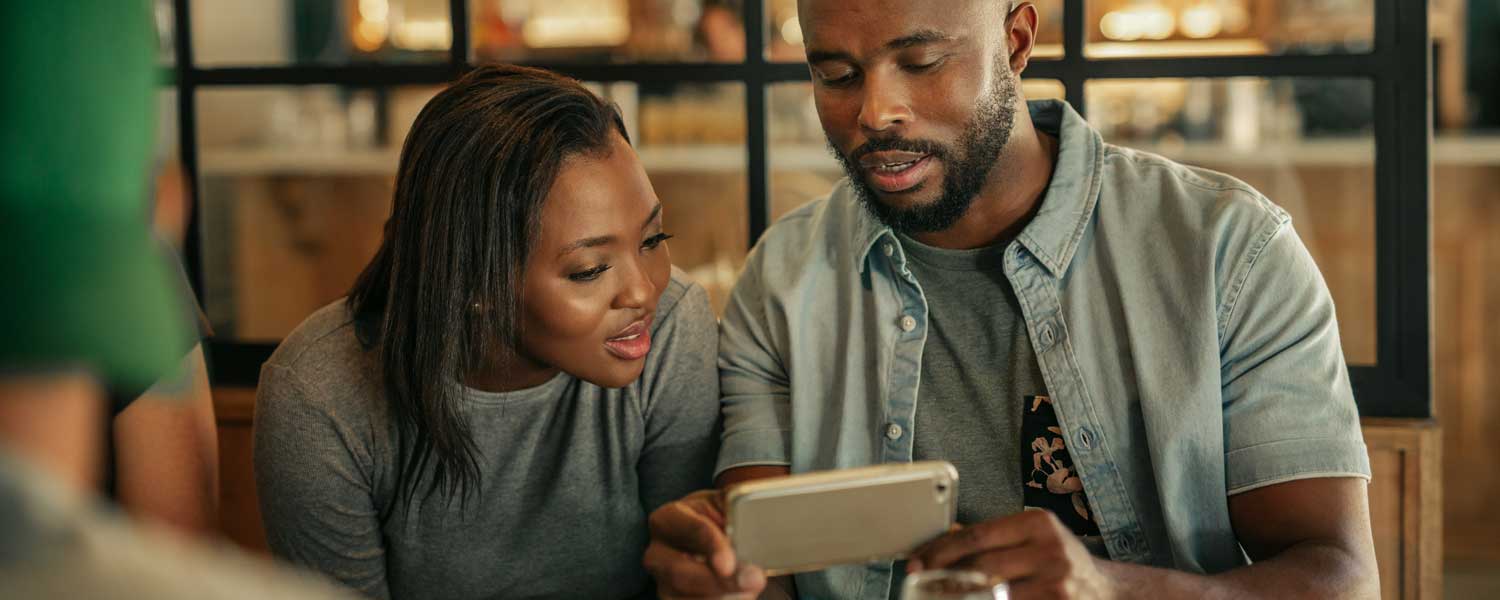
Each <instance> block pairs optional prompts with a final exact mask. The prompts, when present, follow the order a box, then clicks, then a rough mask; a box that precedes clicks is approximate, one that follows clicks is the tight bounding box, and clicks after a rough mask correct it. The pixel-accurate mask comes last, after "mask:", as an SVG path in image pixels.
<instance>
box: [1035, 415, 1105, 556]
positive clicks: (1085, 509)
mask: <svg viewBox="0 0 1500 600" xmlns="http://www.w3.org/2000/svg"><path fill="white" fill-rule="evenodd" d="M1025 401H1026V404H1025V406H1024V407H1022V409H1021V445H1022V451H1021V481H1024V482H1025V483H1026V489H1025V490H1024V492H1025V498H1026V506H1028V507H1036V508H1045V509H1047V510H1050V511H1052V513H1053V514H1055V515H1057V518H1058V520H1060V521H1062V522H1063V524H1064V525H1067V527H1068V529H1070V530H1072V531H1073V533H1074V534H1076V535H1079V536H1097V535H1099V524H1098V523H1097V522H1096V521H1095V520H1094V514H1093V512H1092V511H1091V510H1090V509H1089V501H1088V497H1087V496H1086V495H1085V494H1084V493H1083V479H1082V478H1080V477H1079V476H1078V472H1077V470H1076V469H1074V467H1073V457H1071V456H1069V455H1068V446H1067V443H1066V442H1065V441H1064V440H1063V433H1062V426H1061V425H1059V424H1058V422H1057V412H1056V411H1055V410H1053V408H1052V398H1050V397H1048V396H1026V397H1025Z"/></svg>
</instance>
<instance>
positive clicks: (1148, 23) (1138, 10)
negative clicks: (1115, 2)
mask: <svg viewBox="0 0 1500 600" xmlns="http://www.w3.org/2000/svg"><path fill="white" fill-rule="evenodd" d="M1176 29H1177V18H1176V17H1174V16H1173V15H1172V11H1170V10H1167V8H1166V7H1164V6H1162V5H1160V4H1156V3H1154V2H1153V3H1151V4H1147V5H1144V6H1136V7H1132V8H1125V9H1120V10H1114V11H1110V12H1109V13H1107V14H1105V15H1104V18H1102V19H1100V20H1099V32H1100V33H1103V34H1104V37H1107V38H1109V39H1112V40H1119V41H1122V42H1131V41H1135V40H1139V39H1150V40H1164V39H1167V38H1169V37H1172V33H1173V32H1174V31H1176Z"/></svg>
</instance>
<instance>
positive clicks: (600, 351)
mask: <svg viewBox="0 0 1500 600" xmlns="http://www.w3.org/2000/svg"><path fill="white" fill-rule="evenodd" d="M611 138H612V140H611V143H610V148H609V153H608V154H607V155H603V156H587V155H576V156H574V157H572V158H569V159H568V160H567V161H566V162H564V163H563V166H562V169H561V170H560V171H559V172H558V175H557V180H556V181H555V182H554V183H553V185H552V190H551V191H550V192H549V193H548V194H547V199H546V201H545V202H544V203H543V205H542V218H541V227H540V231H538V234H537V238H536V244H535V246H533V247H532V249H531V254H530V257H529V258H527V260H526V265H525V269H524V271H523V273H524V275H523V277H522V279H523V283H522V288H521V319H522V325H521V355H522V356H521V357H522V358H523V359H524V361H525V362H528V363H531V365H529V366H532V367H536V368H541V369H561V370H563V371H566V372H567V373H569V374H570V375H573V376H574V377H577V378H579V379H582V380H584V381H588V382H590V383H593V384H595V385H599V386H601V387H610V388H617V387H624V386H626V385H629V384H630V383H631V382H634V381H635V380H636V378H638V377H640V375H641V370H642V368H643V367H644V366H645V362H646V353H647V352H648V351H649V350H650V349H651V333H650V330H651V322H652V319H653V317H654V316H655V314H656V301H657V299H659V298H660V297H661V292H662V290H663V289H665V288H666V286H667V281H668V279H670V277H671V274H672V259H671V255H670V254H668V252H667V244H666V240H667V238H668V237H670V236H668V235H666V234H664V233H663V232H662V225H661V223H662V220H661V202H660V201H658V200H657V199H656V192H654V191H653V190H652V189H651V182H650V181H649V180H647V179H646V171H645V170H644V169H642V168H641V163H640V159H639V158H637V157H636V154H635V150H634V149H632V148H631V147H630V145H629V144H627V143H626V142H625V140H624V139H623V138H622V137H620V136H619V135H612V136H611Z"/></svg>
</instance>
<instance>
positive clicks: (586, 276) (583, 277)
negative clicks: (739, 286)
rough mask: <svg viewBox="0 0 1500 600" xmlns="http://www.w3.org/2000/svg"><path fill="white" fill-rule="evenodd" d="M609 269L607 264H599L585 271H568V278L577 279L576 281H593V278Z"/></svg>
mask: <svg viewBox="0 0 1500 600" xmlns="http://www.w3.org/2000/svg"><path fill="white" fill-rule="evenodd" d="M609 269H610V266H609V265H599V266H597V267H594V268H592V269H589V270H587V271H579V272H577V273H569V274H568V279H571V280H573V281H578V282H583V281H593V280H595V279H598V278H599V276H600V275H603V274H604V272H605V271H608V270H609Z"/></svg>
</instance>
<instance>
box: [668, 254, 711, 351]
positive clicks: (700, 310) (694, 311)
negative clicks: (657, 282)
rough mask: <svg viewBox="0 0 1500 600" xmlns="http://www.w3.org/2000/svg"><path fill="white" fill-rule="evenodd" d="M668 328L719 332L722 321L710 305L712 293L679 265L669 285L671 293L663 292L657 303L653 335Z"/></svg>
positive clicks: (673, 271)
mask: <svg viewBox="0 0 1500 600" xmlns="http://www.w3.org/2000/svg"><path fill="white" fill-rule="evenodd" d="M668 324H672V325H674V326H675V327H683V326H686V327H690V328H694V327H697V328H701V327H709V328H711V329H714V330H715V331H717V330H718V319H717V318H716V317H714V311H713V307H712V306H711V305H710V304H709V301H708V291H707V290H705V289H703V286H702V285H699V284H698V282H696V281H693V279H692V278H691V277H688V274H687V273H685V272H683V271H682V269H679V268H677V267H676V266H675V265H674V266H673V267H672V278H671V279H670V280H669V281H668V282H667V289H665V290H662V292H661V299H660V300H657V302H656V322H655V323H654V324H653V326H652V330H653V331H652V333H653V334H655V333H656V332H657V331H660V330H661V329H662V328H664V327H666V326H667V325H668Z"/></svg>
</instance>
